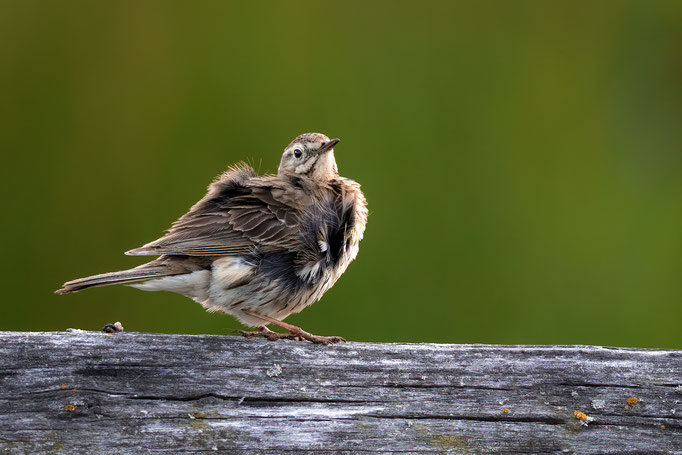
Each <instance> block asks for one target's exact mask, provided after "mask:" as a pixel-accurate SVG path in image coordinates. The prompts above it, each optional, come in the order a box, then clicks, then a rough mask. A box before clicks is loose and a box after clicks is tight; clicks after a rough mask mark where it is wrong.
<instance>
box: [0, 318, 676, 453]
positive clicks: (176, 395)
mask: <svg viewBox="0 0 682 455" xmlns="http://www.w3.org/2000/svg"><path fill="white" fill-rule="evenodd" d="M628 399H629V400H628ZM635 401H636V402H635ZM575 411H580V412H582V413H584V416H583V415H582V414H577V416H578V417H576V413H575ZM580 418H586V420H587V424H585V423H584V422H582V421H581V420H580ZM0 453H9V454H14V453H21V454H23V453H30V454H43V453H60V454H61V453H64V454H66V453H68V454H103V453H108V454H145V453H150V454H152V453H154V454H156V453H181V454H196V453H234V454H345V453H352V454H378V453H381V454H388V453H391V454H517V453H523V454H530V453H533V454H550V453H552V454H570V453H575V454H619V455H622V454H682V352H681V351H671V350H651V349H624V348H605V347H594V346H489V345H436V344H385V343H382V344H373V343H344V344H340V345H335V346H331V347H325V346H318V345H312V344H310V343H302V342H294V341H278V342H270V341H265V340H247V339H243V338H240V337H232V336H190V335H162V334H148V333H116V334H111V335H107V334H102V333H97V332H80V331H79V332H70V333H12V332H0Z"/></svg>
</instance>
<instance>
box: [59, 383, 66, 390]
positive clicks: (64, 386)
mask: <svg viewBox="0 0 682 455" xmlns="http://www.w3.org/2000/svg"><path fill="white" fill-rule="evenodd" d="M59 387H61V388H62V390H64V389H65V388H66V387H67V385H66V384H62V385H60V386H59Z"/></svg>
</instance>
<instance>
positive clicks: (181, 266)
mask: <svg viewBox="0 0 682 455" xmlns="http://www.w3.org/2000/svg"><path fill="white" fill-rule="evenodd" d="M338 142H339V140H338V139H331V140H330V139H329V138H328V137H327V136H325V135H323V134H320V133H306V134H302V135H300V136H298V137H297V138H296V139H294V140H293V141H292V142H291V144H289V145H288V146H287V148H286V149H285V150H284V154H283V155H282V160H281V162H280V166H279V170H278V173H277V175H265V176H258V174H257V173H256V172H255V171H254V170H253V169H252V168H251V167H250V166H247V165H246V164H243V163H240V164H237V165H235V166H232V167H230V168H229V169H228V170H227V171H226V172H225V173H223V174H222V175H220V176H219V177H218V178H217V179H216V180H215V181H214V182H213V183H212V184H211V185H209V187H208V191H207V194H206V196H204V197H203V198H202V199H201V200H200V201H199V202H197V203H196V204H194V206H192V208H191V209H190V210H189V212H187V213H186V214H185V215H183V216H182V217H180V218H179V219H178V220H177V221H175V222H174V223H173V224H172V226H171V227H170V229H169V230H168V232H167V234H166V235H164V236H163V237H161V238H160V239H158V240H155V241H153V242H151V243H148V244H146V245H144V246H142V247H140V248H136V249H133V250H130V251H128V252H126V254H129V255H134V256H138V255H153V256H159V257H158V258H157V259H155V260H153V261H151V262H148V263H146V264H143V265H141V266H139V267H135V268H133V269H130V270H124V271H121V272H112V273H105V274H101V275H95V276H91V277H87V278H81V279H78V280H73V281H69V282H67V283H65V284H64V286H63V287H62V288H61V289H59V290H58V291H56V292H57V293H58V294H66V293H69V292H76V291H79V290H81V289H85V288H89V287H94V286H104V285H109V284H119V283H133V284H131V286H133V287H136V288H138V289H143V290H149V291H172V292H177V293H179V294H182V295H185V296H187V297H189V298H191V299H194V300H195V301H197V302H199V303H200V304H201V305H202V306H203V307H204V308H206V309H207V310H208V311H219V312H223V313H227V314H231V315H233V316H235V317H236V318H237V319H239V320H240V321H241V322H242V323H243V324H245V325H248V326H252V327H258V328H259V330H258V331H256V332H242V333H243V334H244V335H245V336H256V335H260V336H265V337H267V338H269V339H271V340H275V339H280V338H289V339H306V340H309V341H313V342H316V343H324V344H330V343H334V342H336V341H341V340H342V338H339V337H320V336H315V335H312V334H310V333H308V332H305V331H303V330H302V329H300V328H299V327H295V326H292V325H290V324H287V323H284V322H282V320H283V319H284V318H286V317H287V316H289V315H290V314H293V313H298V312H299V311H301V310H302V309H304V308H305V307H307V306H308V305H311V304H312V303H314V302H316V301H317V300H319V299H320V298H321V297H322V295H323V294H324V293H325V292H326V291H327V290H328V289H329V288H330V287H331V286H332V285H333V284H334V283H335V282H336V280H337V279H338V278H339V277H340V276H341V274H342V273H343V272H344V271H345V270H346V267H348V264H349V263H350V262H351V261H352V260H353V259H355V256H356V255H357V252H358V244H359V242H360V240H361V239H362V236H363V233H364V230H365V224H366V222H367V207H366V201H365V197H364V195H363V194H362V191H360V185H358V184H357V183H356V182H354V181H353V180H350V179H347V178H344V177H341V176H339V173H338V170H337V166H336V160H335V158H334V146H335V145H336V144H337V143H338ZM269 323H273V324H276V325H279V326H281V327H284V328H286V329H287V330H289V332H288V333H285V334H279V333H275V332H272V331H270V330H269V329H267V328H266V325H267V324H269Z"/></svg>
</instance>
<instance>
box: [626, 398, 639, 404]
mask: <svg viewBox="0 0 682 455" xmlns="http://www.w3.org/2000/svg"><path fill="white" fill-rule="evenodd" d="M625 401H626V402H627V403H628V404H637V403H639V398H637V397H630V398H628V399H627V400H625Z"/></svg>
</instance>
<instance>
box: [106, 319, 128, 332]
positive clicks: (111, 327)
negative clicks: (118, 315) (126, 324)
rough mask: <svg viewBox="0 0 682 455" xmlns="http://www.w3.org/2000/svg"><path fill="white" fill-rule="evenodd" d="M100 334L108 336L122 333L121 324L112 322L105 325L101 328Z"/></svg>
mask: <svg viewBox="0 0 682 455" xmlns="http://www.w3.org/2000/svg"><path fill="white" fill-rule="evenodd" d="M102 332H104V333H109V334H111V333H119V332H123V324H121V323H120V322H118V321H116V322H114V323H113V324H107V325H105V326H104V327H102Z"/></svg>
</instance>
